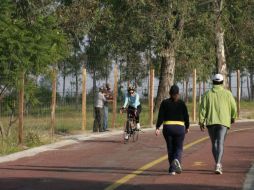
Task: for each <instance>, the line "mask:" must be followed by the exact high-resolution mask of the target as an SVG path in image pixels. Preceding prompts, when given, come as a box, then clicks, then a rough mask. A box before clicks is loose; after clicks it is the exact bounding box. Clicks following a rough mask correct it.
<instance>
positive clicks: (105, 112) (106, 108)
mask: <svg viewBox="0 0 254 190" xmlns="http://www.w3.org/2000/svg"><path fill="white" fill-rule="evenodd" d="M103 112H104V114H103V129H104V130H106V129H107V128H108V106H104V107H103Z"/></svg>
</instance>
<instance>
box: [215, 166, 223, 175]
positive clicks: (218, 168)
mask: <svg viewBox="0 0 254 190" xmlns="http://www.w3.org/2000/svg"><path fill="white" fill-rule="evenodd" d="M215 173H216V174H220V175H221V174H222V165H221V164H216V166H215Z"/></svg>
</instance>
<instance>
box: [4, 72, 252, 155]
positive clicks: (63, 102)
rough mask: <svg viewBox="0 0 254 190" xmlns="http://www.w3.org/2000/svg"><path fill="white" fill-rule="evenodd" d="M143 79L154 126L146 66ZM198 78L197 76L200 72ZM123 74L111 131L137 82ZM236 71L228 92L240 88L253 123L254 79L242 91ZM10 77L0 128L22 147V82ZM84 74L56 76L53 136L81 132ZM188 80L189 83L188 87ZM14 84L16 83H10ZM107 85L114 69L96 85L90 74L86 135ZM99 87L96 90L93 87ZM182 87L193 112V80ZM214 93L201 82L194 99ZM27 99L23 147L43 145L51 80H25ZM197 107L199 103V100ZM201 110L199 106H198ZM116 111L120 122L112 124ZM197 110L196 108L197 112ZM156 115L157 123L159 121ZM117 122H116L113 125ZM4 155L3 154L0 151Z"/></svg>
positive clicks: (245, 75) (244, 111)
mask: <svg viewBox="0 0 254 190" xmlns="http://www.w3.org/2000/svg"><path fill="white" fill-rule="evenodd" d="M143 72H144V73H145V75H144V77H143V78H142V79H139V81H134V83H135V84H136V85H137V92H138V93H139V94H140V97H141V103H142V112H141V125H143V126H148V125H150V119H151V115H150V113H151V107H150V105H151V102H150V101H149V96H150V94H151V88H152V91H153V94H154V95H155V97H154V99H156V94H157V90H158V85H159V80H158V76H156V77H154V81H153V84H154V85H153V86H151V85H149V84H150V82H151V81H150V74H149V72H150V70H149V68H147V67H145V68H144V71H143ZM197 75H198V73H197ZM121 77H122V76H121V70H119V69H118V76H117V79H118V80H117V88H116V89H117V93H114V94H115V96H116V94H117V97H114V99H115V100H116V105H117V106H116V108H114V106H113V105H112V104H110V105H109V121H108V126H109V128H123V126H124V123H125V120H126V116H125V115H120V114H118V112H119V109H120V107H121V106H122V105H123V99H124V95H125V93H126V91H127V86H128V83H130V82H133V81H130V80H129V81H124V80H123V79H121ZM237 79H238V78H237V72H236V71H232V72H231V77H230V80H229V81H230V90H231V91H232V93H233V95H234V96H235V97H237V89H239V90H240V92H241V93H240V94H241V95H240V98H241V100H242V104H241V118H248V119H250V118H254V110H253V107H254V103H253V102H254V101H253V100H254V98H253V97H254V85H253V74H251V73H250V72H248V71H244V72H241V77H240V79H239V81H240V86H239V88H238V86H237ZM12 80H13V79H12V77H10V76H1V84H0V93H1V94H0V129H1V131H0V132H1V137H2V139H5V141H4V140H3V142H2V143H4V142H5V143H9V142H10V141H9V140H8V139H12V141H11V142H12V144H13V146H14V145H16V144H17V143H18V139H17V138H16V136H18V132H19V125H20V123H19V122H20V117H19V114H20V110H19V89H20V86H19V81H17V83H16V84H12V85H11V84H10V81H12ZM82 80H83V79H82V75H81V74H80V75H78V76H77V77H76V78H75V77H74V76H68V77H65V78H64V77H63V76H62V75H60V74H58V76H57V91H56V107H55V115H54V117H55V131H54V134H55V135H56V136H58V135H65V134H76V133H80V131H81V129H82V121H84V118H82ZM186 81H188V82H186ZM12 82H13V81H12ZM106 83H109V84H110V86H111V87H112V91H114V90H115V89H114V85H115V81H114V73H113V69H112V71H111V72H110V74H109V76H108V77H107V78H106V79H103V80H97V79H96V80H93V76H92V75H90V74H87V75H86V83H85V86H86V92H85V99H86V106H85V110H86V118H85V126H86V128H85V129H86V130H87V131H91V130H92V128H93V123H94V98H95V96H96V94H97V92H98V88H99V87H101V86H103V85H105V84H106ZM95 84H96V86H94V85H95ZM177 84H178V85H179V87H180V93H181V98H182V99H183V100H185V101H186V102H187V105H188V107H189V111H190V112H192V108H193V105H192V101H193V90H194V89H193V77H192V76H191V77H190V78H188V79H186V80H185V81H180V82H178V83H177ZM211 88H212V83H211V80H207V81H200V82H199V81H197V85H196V89H195V90H196V94H197V96H196V99H197V100H199V99H200V97H201V96H202V95H203V94H204V93H205V92H206V91H207V90H209V89H211ZM24 91H25V93H24V94H25V96H24V97H25V98H24V110H23V114H24V121H23V126H24V129H23V130H24V134H23V135H24V143H25V144H26V145H28V146H34V145H37V144H43V143H45V142H50V141H52V138H51V137H50V129H51V127H52V97H53V95H52V80H51V78H49V77H47V76H37V77H34V76H26V80H25V87H24ZM197 104H198V101H197ZM197 107H198V106H197ZM114 111H115V114H116V117H115V119H114ZM196 111H198V109H197V110H196ZM156 116H157V115H156V113H155V117H154V119H153V122H155V121H156ZM113 120H115V121H113ZM2 150H3V152H4V149H2Z"/></svg>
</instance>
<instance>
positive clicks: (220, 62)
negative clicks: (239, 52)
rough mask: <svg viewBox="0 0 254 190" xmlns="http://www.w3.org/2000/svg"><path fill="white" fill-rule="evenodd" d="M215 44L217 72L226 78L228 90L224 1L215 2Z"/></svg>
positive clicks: (225, 83)
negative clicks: (223, 24)
mask: <svg viewBox="0 0 254 190" xmlns="http://www.w3.org/2000/svg"><path fill="white" fill-rule="evenodd" d="M214 4H215V10H214V11H215V15H216V17H217V18H216V23H215V33H216V35H215V44H216V62H217V71H218V73H221V74H222V75H223V78H224V86H225V87H226V88H228V78H227V74H228V73H227V64H226V57H225V47H224V31H223V28H222V23H221V16H222V9H223V0H215V2H214Z"/></svg>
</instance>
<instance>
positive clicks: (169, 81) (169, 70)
mask: <svg viewBox="0 0 254 190" xmlns="http://www.w3.org/2000/svg"><path fill="white" fill-rule="evenodd" d="M174 74H175V50H174V49H173V48H170V49H169V48H168V49H165V52H164V53H163V55H162V61H161V69H160V78H159V87H158V92H157V98H156V101H155V106H154V109H155V110H157V109H158V108H159V107H160V104H161V102H162V100H163V99H165V98H167V97H168V96H169V89H170V87H171V86H172V85H173V83H174Z"/></svg>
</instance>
